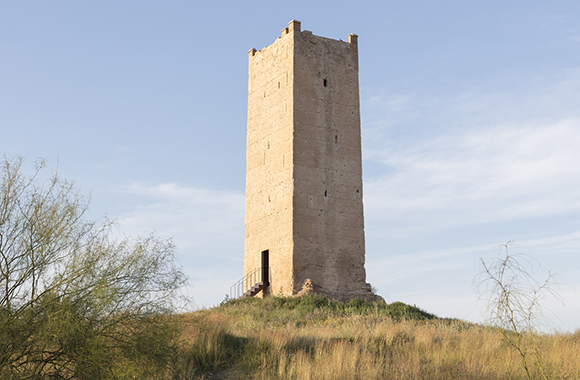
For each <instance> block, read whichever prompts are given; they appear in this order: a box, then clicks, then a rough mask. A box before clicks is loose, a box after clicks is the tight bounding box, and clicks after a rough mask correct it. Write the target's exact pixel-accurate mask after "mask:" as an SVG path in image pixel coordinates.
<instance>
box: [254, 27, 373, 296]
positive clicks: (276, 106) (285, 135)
mask: <svg viewBox="0 0 580 380" xmlns="http://www.w3.org/2000/svg"><path fill="white" fill-rule="evenodd" d="M248 87H249V90H248V135H247V156H246V159H247V163H246V165H247V166H246V219H245V225H246V237H245V255H244V274H245V275H246V276H248V275H250V274H251V272H252V271H254V273H256V268H260V267H269V270H262V272H263V273H262V274H261V276H262V279H264V281H265V284H264V285H263V286H262V287H261V288H260V289H258V290H256V291H255V292H254V293H259V294H258V295H260V294H261V295H268V294H274V295H277V294H284V295H292V294H296V293H298V292H300V291H301V289H302V288H303V284H304V283H305V281H306V280H307V279H310V282H311V283H312V284H313V288H314V289H313V290H314V292H315V293H319V294H323V295H326V296H330V297H332V298H335V299H339V300H349V299H352V298H355V297H358V298H362V299H369V300H375V299H377V296H375V295H374V294H373V293H372V292H371V289H370V285H369V284H367V283H366V272H365V266H364V263H365V241H364V221H363V204H362V165H361V131H360V107H359V86H358V46H357V35H355V34H350V35H349V36H348V42H344V41H337V40H333V39H329V38H324V37H319V36H315V35H313V34H312V32H310V31H306V30H305V31H301V30H300V22H299V21H291V22H290V23H289V25H288V27H287V28H285V29H283V30H282V36H281V37H279V38H278V39H276V41H275V42H274V43H273V44H272V45H270V46H268V47H265V48H263V49H262V50H260V51H257V50H256V49H251V50H250V51H249V83H248ZM259 271H260V270H258V272H259ZM268 285H269V286H268ZM260 291H261V292H260ZM252 295H253V294H252Z"/></svg>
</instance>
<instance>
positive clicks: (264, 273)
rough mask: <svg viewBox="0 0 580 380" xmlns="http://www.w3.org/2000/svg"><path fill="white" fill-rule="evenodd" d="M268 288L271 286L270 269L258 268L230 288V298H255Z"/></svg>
mask: <svg viewBox="0 0 580 380" xmlns="http://www.w3.org/2000/svg"><path fill="white" fill-rule="evenodd" d="M268 286H270V267H268V266H261V267H257V268H254V269H252V270H251V271H250V272H248V274H246V275H245V276H244V277H242V278H241V279H240V280H239V281H238V282H236V283H235V284H233V285H232V286H231V287H230V297H231V298H242V297H253V296H255V295H256V294H258V293H260V292H261V291H262V290H264V289H266V288H267V287H268Z"/></svg>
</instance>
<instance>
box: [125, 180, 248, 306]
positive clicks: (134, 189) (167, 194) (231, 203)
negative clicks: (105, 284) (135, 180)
mask: <svg viewBox="0 0 580 380" xmlns="http://www.w3.org/2000/svg"><path fill="white" fill-rule="evenodd" d="M115 191H116V192H121V193H124V194H127V195H129V196H133V197H134V201H133V204H132V205H130V206H127V207H126V208H127V209H128V210H129V211H127V212H125V213H124V214H122V215H119V216H118V219H117V220H118V223H119V226H120V228H121V230H122V231H123V232H124V233H126V234H130V235H139V234H143V233H144V231H152V230H155V231H156V233H157V234H158V235H159V236H161V237H164V238H168V237H171V238H172V239H173V241H174V242H175V244H176V246H177V250H178V253H179V255H180V257H181V262H182V264H183V266H184V271H185V272H186V274H187V275H188V276H189V277H190V278H191V284H192V288H191V289H190V293H191V295H192V296H193V298H194V302H195V304H197V305H198V306H201V305H205V306H212V305H214V304H216V303H217V302H219V301H220V300H221V299H223V297H224V294H226V293H228V291H229V287H230V285H232V283H233V282H234V281H236V280H237V279H238V277H241V275H242V269H243V264H242V263H243V257H244V240H243V239H244V195H243V194H239V193H236V192H232V191H216V190H210V189H203V188H194V187H188V186H183V185H179V184H176V183H164V184H157V185H145V184H132V185H130V186H127V187H123V188H120V189H119V188H118V189H116V190H115Z"/></svg>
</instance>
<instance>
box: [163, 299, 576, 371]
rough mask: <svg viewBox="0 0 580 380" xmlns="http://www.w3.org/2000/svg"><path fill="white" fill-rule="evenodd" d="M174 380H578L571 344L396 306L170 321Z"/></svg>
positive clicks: (230, 312)
mask: <svg viewBox="0 0 580 380" xmlns="http://www.w3.org/2000/svg"><path fill="white" fill-rule="evenodd" d="M179 319H180V323H182V324H183V325H182V326H181V327H180V328H181V329H182V334H181V346H180V355H179V356H178V358H177V361H176V363H175V369H176V372H175V377H174V378H179V379H192V378H196V379H230V378H231V379H239V378H242V379H243V378H247V379H254V378H256V379H410V378H414V379H505V378H512V379H520V378H521V379H524V378H527V375H526V371H525V370H524V368H523V365H522V355H521V352H520V351H518V348H519V349H521V350H523V352H524V354H525V355H527V358H528V360H527V363H528V369H529V370H530V374H531V376H533V378H567V379H578V378H580V364H579V363H580V334H579V333H576V334H573V335H570V334H569V335H533V336H524V337H522V340H521V344H520V347H513V346H509V345H507V344H506V343H505V342H504V339H503V334H502V332H501V330H499V329H494V328H490V327H484V326H478V325H474V324H470V323H466V322H462V321H459V320H451V319H440V318H437V317H436V316H434V315H433V314H430V313H428V312H426V311H423V310H421V309H419V308H417V307H414V306H409V305H405V304H403V303H400V302H395V303H392V304H386V303H384V302H377V303H368V302H365V301H360V300H353V301H351V302H350V303H341V302H335V301H329V300H327V299H325V298H322V297H319V296H315V295H308V296H304V297H288V298H281V297H270V298H267V299H263V300H262V299H258V298H248V299H242V300H230V301H226V302H223V303H222V305H221V306H220V307H216V308H213V309H208V310H201V311H198V312H194V313H190V314H184V315H181V316H179Z"/></svg>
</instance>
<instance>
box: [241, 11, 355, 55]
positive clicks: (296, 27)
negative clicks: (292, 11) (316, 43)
mask: <svg viewBox="0 0 580 380" xmlns="http://www.w3.org/2000/svg"><path fill="white" fill-rule="evenodd" d="M297 32H298V33H305V34H312V32H311V31H310V30H304V31H302V23H301V22H300V21H298V20H292V21H290V22H289V23H288V26H287V27H286V28H284V29H282V30H281V31H280V37H278V39H280V38H284V37H285V36H287V35H288V34H294V33H297ZM317 37H318V36H317ZM320 38H325V37H320ZM340 41H341V42H342V40H340ZM348 43H349V44H351V45H353V46H355V47H356V46H358V35H356V34H354V33H351V34H349V35H348ZM260 51H261V50H256V49H255V48H252V49H250V50H249V51H248V55H249V56H250V57H253V56H254V55H256V52H260Z"/></svg>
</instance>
